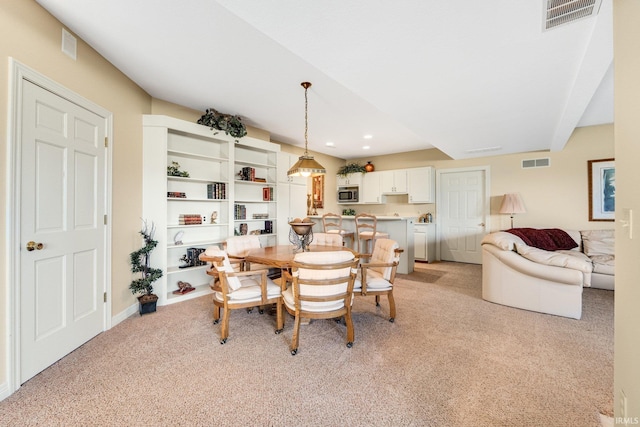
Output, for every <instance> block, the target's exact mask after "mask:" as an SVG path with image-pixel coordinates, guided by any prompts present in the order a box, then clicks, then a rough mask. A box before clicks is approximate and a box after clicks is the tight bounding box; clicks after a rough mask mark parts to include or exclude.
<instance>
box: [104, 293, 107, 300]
mask: <svg viewBox="0 0 640 427" xmlns="http://www.w3.org/2000/svg"><path fill="white" fill-rule="evenodd" d="M104 302H107V293H106V292H105V293H104Z"/></svg>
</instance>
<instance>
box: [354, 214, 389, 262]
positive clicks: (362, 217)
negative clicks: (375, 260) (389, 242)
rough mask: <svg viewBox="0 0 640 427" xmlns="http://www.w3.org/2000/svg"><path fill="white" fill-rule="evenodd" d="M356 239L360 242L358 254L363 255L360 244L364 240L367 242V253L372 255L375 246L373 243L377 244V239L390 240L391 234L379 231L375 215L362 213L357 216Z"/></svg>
mask: <svg viewBox="0 0 640 427" xmlns="http://www.w3.org/2000/svg"><path fill="white" fill-rule="evenodd" d="M355 221H356V238H357V240H358V252H359V253H362V251H361V250H360V244H361V243H360V242H361V241H362V240H364V241H365V247H364V249H365V251H366V253H368V254H370V253H371V249H372V247H373V245H372V244H371V243H372V242H375V240H376V239H383V238H384V239H386V238H389V233H384V232H382V231H378V230H377V227H378V218H376V216H375V215H371V214H367V213H360V214H358V215H356V218H355Z"/></svg>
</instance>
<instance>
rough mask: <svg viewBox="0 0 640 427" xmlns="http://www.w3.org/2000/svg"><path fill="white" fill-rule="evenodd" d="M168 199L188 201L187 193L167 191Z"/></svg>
mask: <svg viewBox="0 0 640 427" xmlns="http://www.w3.org/2000/svg"><path fill="white" fill-rule="evenodd" d="M167 197H174V198H178V199H186V198H187V193H183V192H182V191H167Z"/></svg>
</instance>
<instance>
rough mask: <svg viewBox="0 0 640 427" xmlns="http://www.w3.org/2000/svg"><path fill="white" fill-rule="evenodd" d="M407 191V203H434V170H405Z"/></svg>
mask: <svg viewBox="0 0 640 427" xmlns="http://www.w3.org/2000/svg"><path fill="white" fill-rule="evenodd" d="M407 191H408V195H409V196H408V199H409V203H435V202H436V200H435V194H436V190H435V169H434V168H433V167H431V166H428V167H423V168H413V169H407Z"/></svg>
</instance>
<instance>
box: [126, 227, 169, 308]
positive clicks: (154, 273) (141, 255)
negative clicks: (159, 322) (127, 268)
mask: <svg viewBox="0 0 640 427" xmlns="http://www.w3.org/2000/svg"><path fill="white" fill-rule="evenodd" d="M155 231H156V227H155V225H154V224H153V223H152V224H151V228H149V227H148V226H147V222H146V221H144V226H143V227H142V230H140V234H141V235H142V238H143V240H144V246H143V247H142V248H140V249H138V250H137V251H134V252H131V254H130V261H131V272H132V273H140V274H141V277H140V278H139V279H136V280H134V281H132V282H131V284H130V285H129V289H130V290H131V293H133V294H134V295H135V294H142V295H140V296H139V297H138V302H139V304H140V315H141V316H142V315H143V314H145V313H153V312H154V311H156V303H157V301H158V296H157V295H156V294H154V293H153V282H155V281H156V280H158V279H159V278H161V277H162V270H161V269H159V268H151V266H150V265H149V264H150V254H151V251H153V249H155V247H156V246H157V245H158V241H157V240H153V235H154V234H155Z"/></svg>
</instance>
